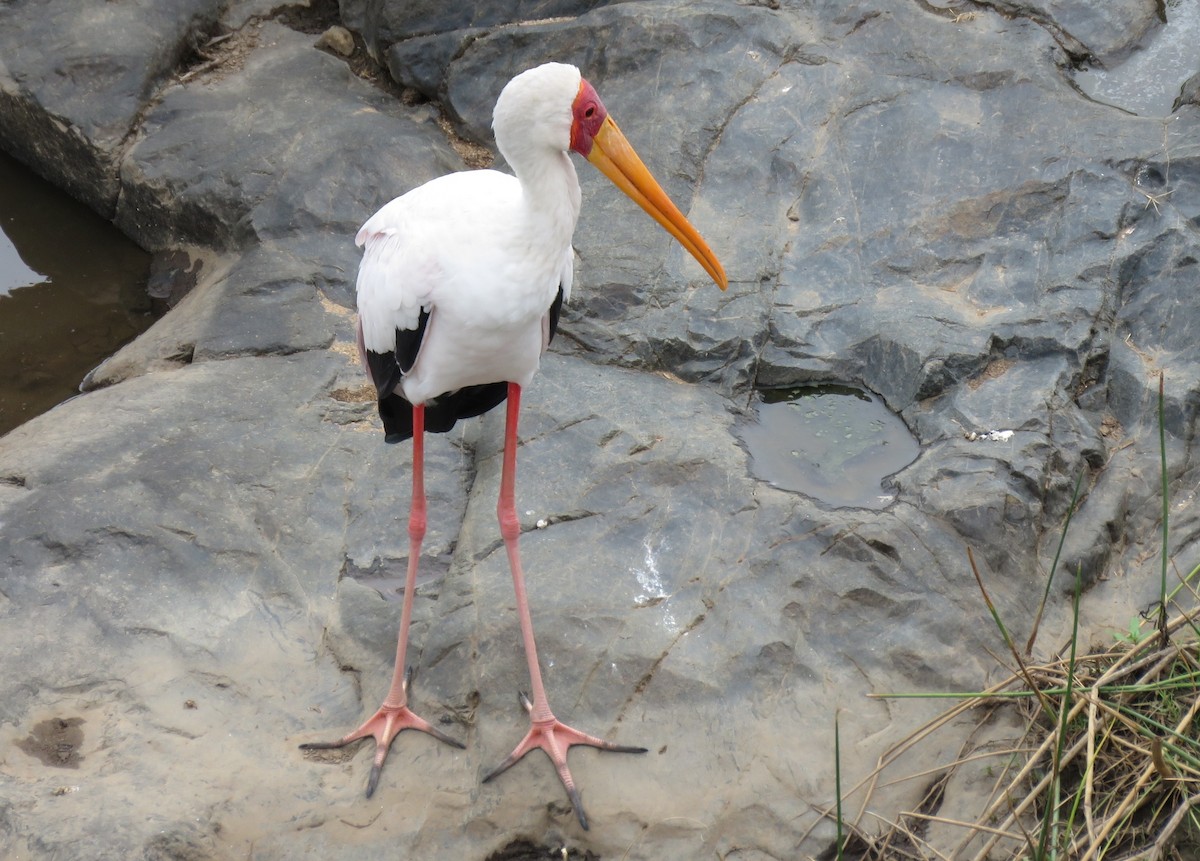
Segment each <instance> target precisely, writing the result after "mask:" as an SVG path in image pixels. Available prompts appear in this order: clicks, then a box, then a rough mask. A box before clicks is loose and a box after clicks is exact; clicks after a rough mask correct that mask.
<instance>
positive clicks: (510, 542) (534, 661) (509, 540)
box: [483, 383, 646, 831]
mask: <svg viewBox="0 0 1200 861" xmlns="http://www.w3.org/2000/svg"><path fill="white" fill-rule="evenodd" d="M520 409H521V387H520V386H518V385H517V384H516V383H509V384H508V415H507V418H506V420H505V428H504V464H503V468H502V469H503V471H502V472H501V477H500V500H499V502H498V503H497V504H496V516H497V517H498V518H499V519H500V534H501V536H502V537H503V538H504V547H505V550H507V551H508V565H509V567H510V568H511V569H512V578H513V590H514V591H515V592H516V596H517V613H518V614H519V616H520V619H521V637H522V639H523V640H524V642H525V660H526V661H527V662H528V664H529V684H530V687H531V689H532V690H533V701H532V702H530V700H529V698H528V697H527V696H526V695H525V694H524V693H522V694H521V704H522V705H523V706H524V707H525V710H526V711H527V712H529V718H530V728H529V732H528V733H527V734H526V735H525V738H524V740H523V741H522V742H521V743H520V744H519V745H517V747H516V749H515V750H514V751H513V752H512V753H511V754H509V756H508V758H507V759H506V760H504V762H502V763H500V765H499V766H497V768H496V769H495V770H494V771H493V772H492V773H491V774H489V775H488V776H487V777H485V778H484V779H483V782H484V783H487V782H488V781H489V780H491V779H492V778H494V777H497V776H498V775H500V774H502V773H504V772H505V771H507V770H508V769H509V768H511V767H512V766H513V765H514V764H515V763H516V762H517V761H518V760H520V759H521V757H523V756H524V755H525V754H527V753H529V751H531V750H533V749H535V748H539V747H540V748H541V749H542V750H544V751H546V753H547V755H549V757H550V760H551V761H552V762H553V763H554V767H555V769H556V770H557V771H558V777H559V779H560V780H561V781H562V784H563V787H565V788H566V790H567V796H568V797H569V798H570V799H571V805H572V806H573V807H574V808H575V815H576V816H578V817H579V824H580V825H582V826H583V828H584V830H585V831H586V830H587V827H588V821H587V814H585V813H584V811H583V802H582V801H581V799H580V797H579V790H578V789H577V788H576V787H575V781H574V779H573V778H572V777H571V771H570V769H568V768H567V751H568V750H569V749H570V748H571V747H572V746H573V745H577V744H584V745H588V746H590V747H598V748H600V749H601V750H612V751H617V752H619V753H645V752H646V748H644V747H630V746H629V745H622V744H613V743H612V742H610V741H605V740H604V739H600V738H596V737H595V736H591V735H587V734H585V733H582V732H579V730H576V729H572V728H571V727H569V726H567V725H566V724H564V723H562V722H561V721H559V720H558V719H557V718H556V717H555V716H554V714H553V713H552V712H551V711H550V703H549V702H548V701H547V699H546V689H545V688H544V687H543V686H542V671H541V667H540V666H539V665H538V657H537V645H536V644H535V643H534V641H533V620H532V619H531V617H530V615H529V600H528V598H527V597H526V594H525V576H524V574H523V573H522V572H521V557H520V554H519V552H518V550H517V542H518V540H519V539H520V537H521V522H520V520H519V519H518V518H517V507H516V476H517V418H518V415H519V413H520Z"/></svg>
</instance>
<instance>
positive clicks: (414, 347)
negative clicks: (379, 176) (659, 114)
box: [301, 63, 727, 829]
mask: <svg viewBox="0 0 1200 861" xmlns="http://www.w3.org/2000/svg"><path fill="white" fill-rule="evenodd" d="M492 127H493V130H494V131H495V135H496V146H497V147H498V148H499V150H500V152H501V154H502V155H503V156H504V158H505V160H506V161H507V162H508V164H509V166H510V167H511V168H512V170H513V172H514V173H515V176H510V175H508V174H504V173H500V172H498V171H494V170H474V171H464V172H460V173H452V174H449V175H447V176H442V177H439V178H437V179H434V180H432V181H430V182H428V183H426V184H425V185H422V186H420V187H419V188H416V189H414V190H412V191H410V192H408V193H407V194H404V195H402V196H401V197H398V198H396V199H395V200H393V201H391V202H390V203H388V204H387V205H386V206H384V207H383V208H382V209H380V210H379V212H377V213H375V215H373V216H372V217H371V218H370V219H369V220H368V221H367V222H366V224H364V225H363V226H362V229H361V230H359V232H358V235H357V237H356V238H355V242H356V243H357V244H358V245H359V246H361V247H362V248H363V258H362V262H361V264H360V266H359V271H358V284H357V291H358V346H359V351H360V354H361V356H362V358H363V362H364V365H365V367H366V370H367V373H368V375H369V377H370V379H371V381H372V382H373V383H374V385H375V388H376V390H377V392H378V400H379V414H380V417H381V419H382V421H383V428H384V432H385V440H386V441H387V442H389V443H396V442H400V441H402V440H405V439H409V438H411V439H412V505H411V508H410V511H409V520H408V537H409V553H408V568H407V572H406V578H405V587H404V603H403V606H402V609H401V614H400V635H399V637H398V639H397V642H396V663H395V670H394V672H393V676H392V684H391V688H390V689H389V691H388V694H387V697H386V698H385V699H384V701H383V704H382V705H381V706H380V707H379V709H378V711H376V712H375V714H373V715H372V716H371V717H370V718H368V719H367V720H366V721H365V722H364V723H363V724H362V725H361V726H360V727H358V729H355V730H354V731H353V732H350V733H349V734H347V735H346V736H344V737H343V738H341V739H339V740H338V741H335V742H328V743H326V742H317V743H309V744H305V745H301V747H303V748H305V749H308V750H313V749H327V748H336V747H342V746H344V745H347V744H350V743H351V742H354V741H357V740H359V739H363V738H367V737H368V736H369V737H372V738H374V739H375V759H374V762H373V764H372V767H371V774H370V777H369V778H368V780H367V796H368V797H370V796H371V794H372V793H373V792H374V791H375V788H376V786H377V785H378V782H379V775H380V772H381V770H382V768H383V763H384V760H385V758H386V757H387V753H388V749H389V747H390V745H391V743H392V739H393V738H395V736H396V735H397V734H398V733H400V732H401V731H402V730H405V729H416V730H421V731H423V732H427V733H429V734H430V735H433V736H434V737H436V738H438V739H440V740H441V741H443V742H445V743H447V744H451V745H454V746H455V747H462V746H463V745H462V744H460V743H459V742H458V741H456V740H454V739H452V738H450V737H449V736H447V735H445V734H444V733H442V732H441V731H440V730H438V729H437V728H435V727H433V726H432V725H431V724H430V723H429V722H428V721H426V720H424V719H423V718H421V717H418V716H417V715H416V714H415V713H413V712H412V711H411V710H410V709H409V707H408V686H409V681H410V678H411V675H410V672H409V670H408V667H407V665H406V663H405V650H406V648H407V645H408V628H409V622H410V620H411V618H412V604H413V593H414V591H415V586H416V575H417V562H418V559H419V558H420V554H421V542H422V539H423V538H424V535H425V528H426V507H425V483H424V482H425V478H424V434H425V432H426V431H430V432H438V433H444V432H446V431H448V430H450V429H451V428H452V427H453V426H454V424H455V422H456V421H458V420H459V419H463V418H468V417H470V416H476V415H480V414H481V413H484V412H486V411H487V410H490V409H492V408H493V407H495V406H497V405H499V404H500V403H501V402H503V401H505V400H507V402H508V412H507V417H506V421H505V432H504V456H503V462H502V467H501V481H500V497H499V502H498V503H497V506H496V513H497V516H498V518H499V521H500V533H501V536H502V537H503V539H504V546H505V549H506V551H507V555H508V562H509V566H510V568H511V570H512V579H513V588H514V590H515V592H516V602H517V612H518V614H519V617H520V624H521V636H522V639H523V640H524V645H525V657H526V661H527V662H528V665H529V682H530V690H531V692H532V700H531V699H529V697H528V696H526V695H525V694H522V695H521V702H522V705H523V706H524V707H525V709H526V711H528V713H529V719H530V728H529V732H528V733H527V734H526V735H525V737H524V739H523V740H522V741H521V743H520V744H518V745H517V747H516V748H515V749H514V750H513V752H512V754H511V755H510V756H509V757H508V758H507V759H505V760H504V761H503V762H502V763H501V764H500V765H499V766H498V767H497V768H496V769H495V770H494V771H492V772H491V773H490V774H489V775H488V776H487V777H485V778H484V782H485V783H486V782H487V781H489V780H491V779H492V778H494V777H496V776H497V775H499V774H500V773H502V772H504V771H505V770H507V769H508V768H509V767H510V766H512V765H513V764H514V763H516V762H517V761H518V760H519V759H521V757H523V756H524V755H525V754H526V753H528V752H529V751H531V750H534V749H535V748H541V749H543V750H544V751H546V753H547V754H548V755H549V757H550V759H551V761H552V762H553V763H554V767H555V769H556V770H557V772H558V776H559V778H560V780H561V781H562V784H563V786H564V788H565V789H566V791H567V795H568V797H569V798H570V801H571V804H572V806H573V807H574V809H575V813H576V816H577V817H578V819H579V824H580V825H581V826H582V827H583V828H584V829H586V828H587V827H588V820H587V816H586V814H585V813H584V809H583V804H582V802H581V799H580V795H579V790H578V789H577V787H576V785H575V782H574V780H573V779H572V777H571V772H570V769H568V767H567V750H568V749H569V748H570V747H572V746H574V745H590V746H592V747H597V748H600V749H603V750H610V751H620V752H625V753H644V752H645V748H640V747H630V746H626V745H618V744H614V743H612V742H610V741H606V740H603V739H600V738H596V737H595V736H591V735H587V734H585V733H582V732H580V731H578V730H576V729H573V728H572V727H569V726H567V725H565V724H563V723H562V722H561V721H559V720H558V719H557V718H556V717H555V716H554V714H553V712H552V711H551V710H550V704H549V701H548V700H547V698H546V690H545V687H544V686H543V684H542V674H541V669H540V667H539V664H538V657H537V648H536V645H535V644H534V636H533V623H532V620H531V618H530V613H529V602H528V599H527V597H526V591H525V578H524V575H523V573H522V570H521V560H520V555H519V553H518V539H519V537H520V533H521V526H520V521H519V520H518V518H517V512H516V505H515V490H514V485H515V479H516V455H517V445H518V442H517V419H518V415H519V412H520V403H521V392H522V390H523V389H524V388H525V387H526V386H528V385H529V383H530V381H531V380H532V379H533V376H534V374H535V373H536V371H537V369H538V364H539V362H540V358H541V355H542V353H543V352H545V350H546V347H547V345H548V344H549V343H550V340H551V338H553V337H554V332H555V329H556V328H557V326H558V318H559V311H560V309H561V307H562V303H563V302H565V301H567V300H568V299H569V298H570V295H571V283H572V278H573V273H572V258H573V251H572V248H571V236H572V234H573V233H574V231H575V223H576V221H577V220H578V218H579V209H580V200H581V198H580V191H579V181H578V179H577V178H576V174H575V167H574V165H573V164H572V162H571V159H570V157H569V155H568V153H569V152H576V153H579V154H580V155H582V156H583V157H584V158H586V159H587V160H588V161H590V162H591V163H592V164H593V165H595V166H596V167H597V168H599V170H600V171H601V172H602V173H604V175H605V176H607V177H608V178H609V179H610V180H611V181H612V182H613V183H614V184H616V185H617V187H618V188H620V189H621V190H622V191H624V192H625V193H626V194H627V195H629V197H631V198H632V199H633V200H634V201H635V202H637V203H638V204H639V205H640V206H641V207H642V208H643V209H644V210H646V212H647V213H649V214H650V215H651V216H652V217H653V218H654V219H655V221H657V222H658V223H659V224H660V225H662V226H663V227H664V228H665V229H666V230H667V231H668V232H669V233H670V234H671V235H672V236H674V237H675V238H676V239H677V240H678V241H679V242H680V243H681V244H682V245H683V247H684V248H686V249H687V250H688V251H689V252H690V253H691V254H692V256H694V257H695V258H696V260H697V261H699V263H700V265H701V266H703V267H704V269H705V271H706V272H707V273H708V274H709V276H710V277H711V278H712V279H713V280H714V281H715V282H716V283H717V285H718V286H719V287H720V288H721V289H722V290H724V289H725V287H726V285H727V280H726V277H725V272H724V270H723V269H722V267H721V264H720V262H719V261H718V260H717V258H716V255H714V254H713V252H712V251H711V250H710V249H709V247H708V245H707V244H706V243H705V241H704V239H703V238H701V236H700V234H699V233H698V232H697V231H696V229H695V228H694V227H692V225H691V224H690V223H688V221H687V219H686V218H685V217H684V216H683V214H682V213H680V211H679V210H678V209H677V208H676V207H675V205H674V204H673V203H671V201H670V199H669V198H668V197H667V195H666V193H665V192H664V191H663V190H662V188H661V187H660V186H659V184H658V183H657V182H656V181H655V180H654V178H653V176H651V174H650V172H649V171H648V170H647V169H646V166H645V165H644V164H643V163H642V161H641V159H639V158H638V156H637V154H636V153H635V152H634V150H633V148H632V147H631V146H630V144H629V142H628V141H627V140H626V139H625V136H624V135H623V134H622V133H621V131H620V129H618V128H617V125H616V123H615V122H614V121H613V119H612V118H611V117H610V116H609V115H608V112H607V111H606V110H605V108H604V105H603V103H602V102H601V101H600V97H599V96H598V95H597V94H596V90H595V89H594V88H593V87H592V85H591V84H589V83H588V82H587V81H586V80H584V79H583V77H582V75H581V74H580V72H579V69H577V68H576V67H574V66H569V65H564V64H561V63H547V64H546V65H543V66H538V67H537V68H534V69H530V70H528V71H526V72H523V73H522V74H520V75H517V77H515V78H513V79H512V80H511V81H510V82H509V83H508V84H507V85H506V86H505V87H504V89H503V91H502V92H501V93H500V97H499V99H498V100H497V102H496V109H495V112H494V114H493V120H492Z"/></svg>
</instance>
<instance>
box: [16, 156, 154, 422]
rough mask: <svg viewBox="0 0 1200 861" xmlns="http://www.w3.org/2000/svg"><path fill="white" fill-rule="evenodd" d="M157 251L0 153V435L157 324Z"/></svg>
mask: <svg viewBox="0 0 1200 861" xmlns="http://www.w3.org/2000/svg"><path fill="white" fill-rule="evenodd" d="M149 267H150V255H148V254H147V253H146V252H145V251H143V250H142V249H140V248H138V247H137V246H136V245H134V244H133V243H132V242H130V241H129V240H128V239H127V238H125V236H124V235H123V234H122V233H121V232H120V231H118V230H117V229H116V228H115V227H113V226H112V225H111V224H109V223H108V222H106V221H105V220H104V219H102V218H100V217H99V216H98V215H96V214H95V213H94V212H92V211H91V210H90V209H88V208H87V207H86V206H84V205H83V204H80V203H77V202H76V201H74V200H72V199H71V198H69V197H67V196H66V195H65V194H63V193H62V192H60V191H58V190H57V189H55V188H54V187H53V186H51V185H50V184H48V183H46V182H44V181H42V180H41V179H39V178H38V177H36V176H34V175H33V174H31V173H30V172H29V171H27V170H25V168H24V167H22V166H21V165H20V164H18V163H17V162H16V161H14V160H13V159H11V158H9V157H8V156H6V155H4V154H3V153H0V434H5V433H7V432H8V431H10V430H12V429H13V428H14V427H16V426H17V425H19V424H21V423H23V422H25V421H27V420H28V419H30V418H32V417H33V416H36V415H39V414H40V413H43V412H45V411H46V410H48V409H50V408H51V407H53V406H54V405H55V404H58V403H61V402H62V401H64V400H66V399H67V398H69V397H71V396H72V395H74V394H76V393H77V392H78V390H79V383H80V381H81V380H82V379H83V377H84V375H85V374H87V372H88V371H90V370H91V369H92V368H94V367H95V366H96V365H97V364H99V363H100V362H101V361H102V360H103V359H105V358H107V357H108V356H110V355H112V353H113V352H114V351H115V350H116V349H117V348H118V347H120V346H121V345H122V344H125V343H127V342H128V341H131V340H132V339H133V338H134V337H135V336H137V335H138V334H139V333H140V332H142V331H144V330H145V329H146V327H147V326H149V325H150V323H151V322H152V318H151V316H150V300H149V298H148V297H147V295H146V277H147V274H148V271H149Z"/></svg>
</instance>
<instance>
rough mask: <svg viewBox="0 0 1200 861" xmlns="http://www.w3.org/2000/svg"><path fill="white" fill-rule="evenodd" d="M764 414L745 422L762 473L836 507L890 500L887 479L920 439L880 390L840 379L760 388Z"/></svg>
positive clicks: (873, 504) (879, 504)
mask: <svg viewBox="0 0 1200 861" xmlns="http://www.w3.org/2000/svg"><path fill="white" fill-rule="evenodd" d="M760 396H761V401H760V403H759V404H758V406H757V421H755V422H751V423H748V424H746V425H744V426H743V427H742V428H741V436H742V439H743V441H744V442H745V443H746V448H747V449H748V450H749V452H750V462H751V469H752V470H753V472H754V475H755V477H756V478H759V479H761V480H763V481H767V482H770V483H771V484H773V485H775V486H776V487H780V488H783V489H784V490H795V491H799V492H800V493H804V494H806V495H808V496H812V497H815V498H816V499H819V500H821V501H822V502H824V503H826V504H828V505H832V506H835V507H839V508H841V507H853V508H875V509H879V508H884V507H885V506H887V505H888V504H889V503H891V502H892V500H893V499H894V498H895V494H894V493H892V492H891V491H888V490H885V489H884V488H883V486H882V484H881V482H882V480H883V479H884V478H886V477H887V476H889V475H891V474H892V473H894V472H896V471H897V470H899V469H902V468H903V467H905V466H908V464H910V463H912V462H913V461H914V460H916V457H917V454H918V453H919V452H920V447H919V446H918V444H917V441H916V440H915V439H914V438H913V436H912V434H911V433H909V431H908V428H907V427H905V425H904V422H902V421H901V420H900V419H899V417H897V416H896V415H895V414H894V413H892V412H891V411H890V410H889V409H888V408H887V407H886V406H885V405H884V403H883V401H882V400H880V399H879V398H878V397H877V396H876V395H874V394H872V393H871V392H867V391H864V390H863V389H859V388H856V387H854V386H844V385H838V384H823V385H806V386H796V387H794V388H788V389H771V390H766V391H763V392H760Z"/></svg>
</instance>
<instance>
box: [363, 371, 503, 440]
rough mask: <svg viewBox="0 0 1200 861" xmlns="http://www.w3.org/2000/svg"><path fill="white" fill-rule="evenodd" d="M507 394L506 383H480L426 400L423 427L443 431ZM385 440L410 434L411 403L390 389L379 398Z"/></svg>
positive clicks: (492, 405)
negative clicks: (388, 393) (385, 394)
mask: <svg viewBox="0 0 1200 861" xmlns="http://www.w3.org/2000/svg"><path fill="white" fill-rule="evenodd" d="M507 398H508V383H503V382H502V383H483V384H482V385H478V386H467V387H466V388H462V389H458V390H457V391H454V392H447V393H446V394H444V395H440V396H438V397H437V398H436V399H434V400H432V401H428V402H426V404H425V430H427V431H429V432H430V433H446V432H447V431H449V430H450V429H451V428H452V427H454V425H455V423H456V422H457V421H458V420H459V419H469V418H471V417H473V416H479V415H483V414H484V413H486V412H487V411H488V410H490V409H492V408H493V407H497V406H499V405H500V404H502V403H504V401H505V400H506V399H507ZM379 417H380V418H381V419H383V433H384V437H383V439H384V442H387V443H398V442H403V441H404V440H406V439H411V438H412V435H413V423H412V404H411V403H409V402H408V401H407V400H406V399H405V398H404V397H403V396H402V395H398V394H396V393H395V392H393V393H392V394H390V395H387V396H386V397H382V398H380V399H379Z"/></svg>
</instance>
